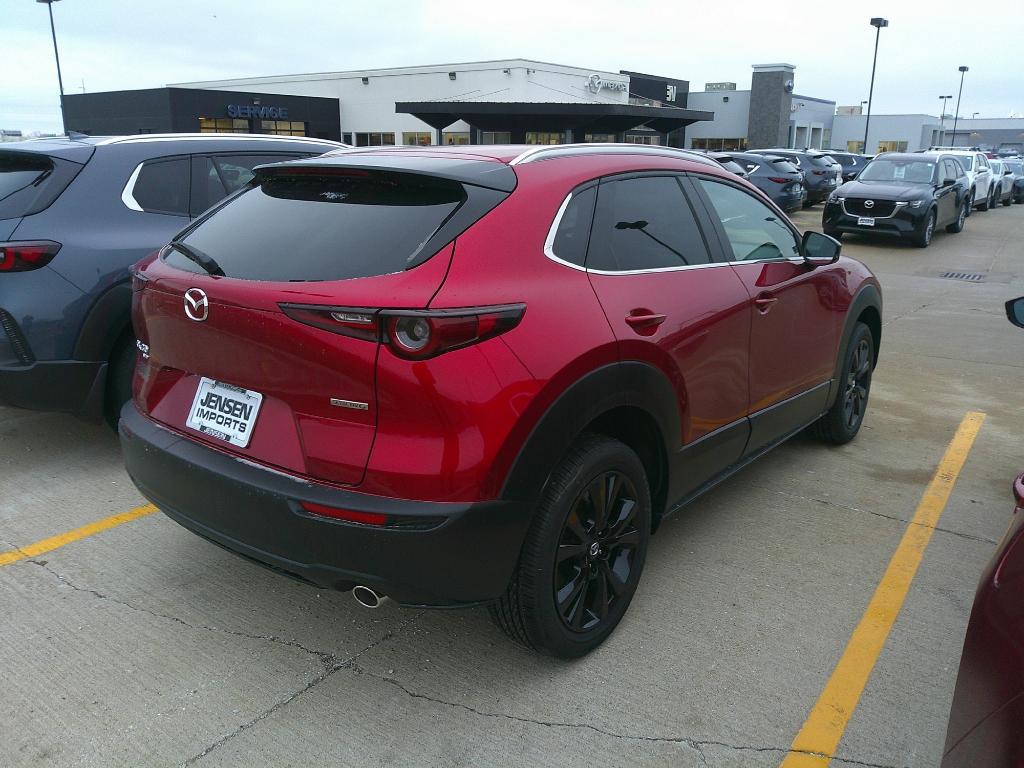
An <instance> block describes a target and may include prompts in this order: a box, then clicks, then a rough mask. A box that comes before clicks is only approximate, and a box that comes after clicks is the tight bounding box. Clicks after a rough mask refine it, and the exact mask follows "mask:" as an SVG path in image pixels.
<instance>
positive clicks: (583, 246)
mask: <svg viewBox="0 0 1024 768" xmlns="http://www.w3.org/2000/svg"><path fill="white" fill-rule="evenodd" d="M596 199H597V187H591V188H590V189H585V190H583V191H582V192H578V193H574V194H573V195H572V197H571V198H569V204H568V205H567V206H566V207H565V211H564V212H563V213H562V219H561V221H559V222H558V231H557V232H556V233H555V239H554V242H553V243H552V246H551V251H552V253H554V254H555V256H557V257H558V258H560V259H561V260H562V261H568V262H569V263H570V264H578V265H579V266H581V267H582V266H583V264H584V262H586V260H587V242H588V241H589V240H590V222H591V221H592V220H593V217H594V201H595V200H596Z"/></svg>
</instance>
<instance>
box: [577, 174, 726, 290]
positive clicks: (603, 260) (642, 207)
mask: <svg viewBox="0 0 1024 768" xmlns="http://www.w3.org/2000/svg"><path fill="white" fill-rule="evenodd" d="M710 262H711V256H710V254H709V252H708V249H707V246H706V245H705V243H704V238H703V236H702V234H701V232H700V229H699V227H698V226H697V219H696V217H695V216H694V213H693V210H692V209H691V208H690V204H689V202H688V201H687V199H686V197H685V196H684V195H683V190H682V188H681V187H680V186H679V182H678V180H677V179H676V178H675V177H674V176H642V177H637V178H631V179H615V180H611V181H602V182H601V186H600V188H599V189H598V193H597V208H596V210H595V212H594V227H593V231H592V234H591V237H590V248H589V249H588V251H587V269H598V270H603V271H609V272H625V271H632V270H647V269H663V268H667V267H681V266H690V265H694V264H708V263H710Z"/></svg>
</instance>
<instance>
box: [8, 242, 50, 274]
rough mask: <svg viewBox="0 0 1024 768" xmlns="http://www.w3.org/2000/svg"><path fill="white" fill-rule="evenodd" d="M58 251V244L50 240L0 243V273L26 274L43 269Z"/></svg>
mask: <svg viewBox="0 0 1024 768" xmlns="http://www.w3.org/2000/svg"><path fill="white" fill-rule="evenodd" d="M59 250H60V243H55V242H53V241H52V240H31V241H27V242H23V243H0V272H28V271H30V270H33V269H39V268H40V267H45V266H46V265H47V264H49V263H50V261H51V260H52V259H53V257H54V256H56V255H57V251H59Z"/></svg>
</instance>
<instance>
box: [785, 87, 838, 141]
mask: <svg viewBox="0 0 1024 768" xmlns="http://www.w3.org/2000/svg"><path fill="white" fill-rule="evenodd" d="M835 112H836V103H835V102H834V101H825V100H823V99H814V98H811V97H809V96H797V95H796V94H794V95H793V112H792V116H791V117H790V120H789V136H790V141H789V146H790V147H793V148H796V149H823V148H824V149H828V148H829V147H828V142H829V140H830V136H831V132H832V128H833V121H834V120H835Z"/></svg>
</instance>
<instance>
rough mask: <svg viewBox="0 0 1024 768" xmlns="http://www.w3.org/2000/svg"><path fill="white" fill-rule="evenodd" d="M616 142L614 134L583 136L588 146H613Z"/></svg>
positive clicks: (589, 134)
mask: <svg viewBox="0 0 1024 768" xmlns="http://www.w3.org/2000/svg"><path fill="white" fill-rule="evenodd" d="M615 140H616V139H615V134H614V133H588V134H585V135H584V136H583V141H585V142H586V143H587V144H613V143H614V142H615ZM634 143H635V142H634Z"/></svg>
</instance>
